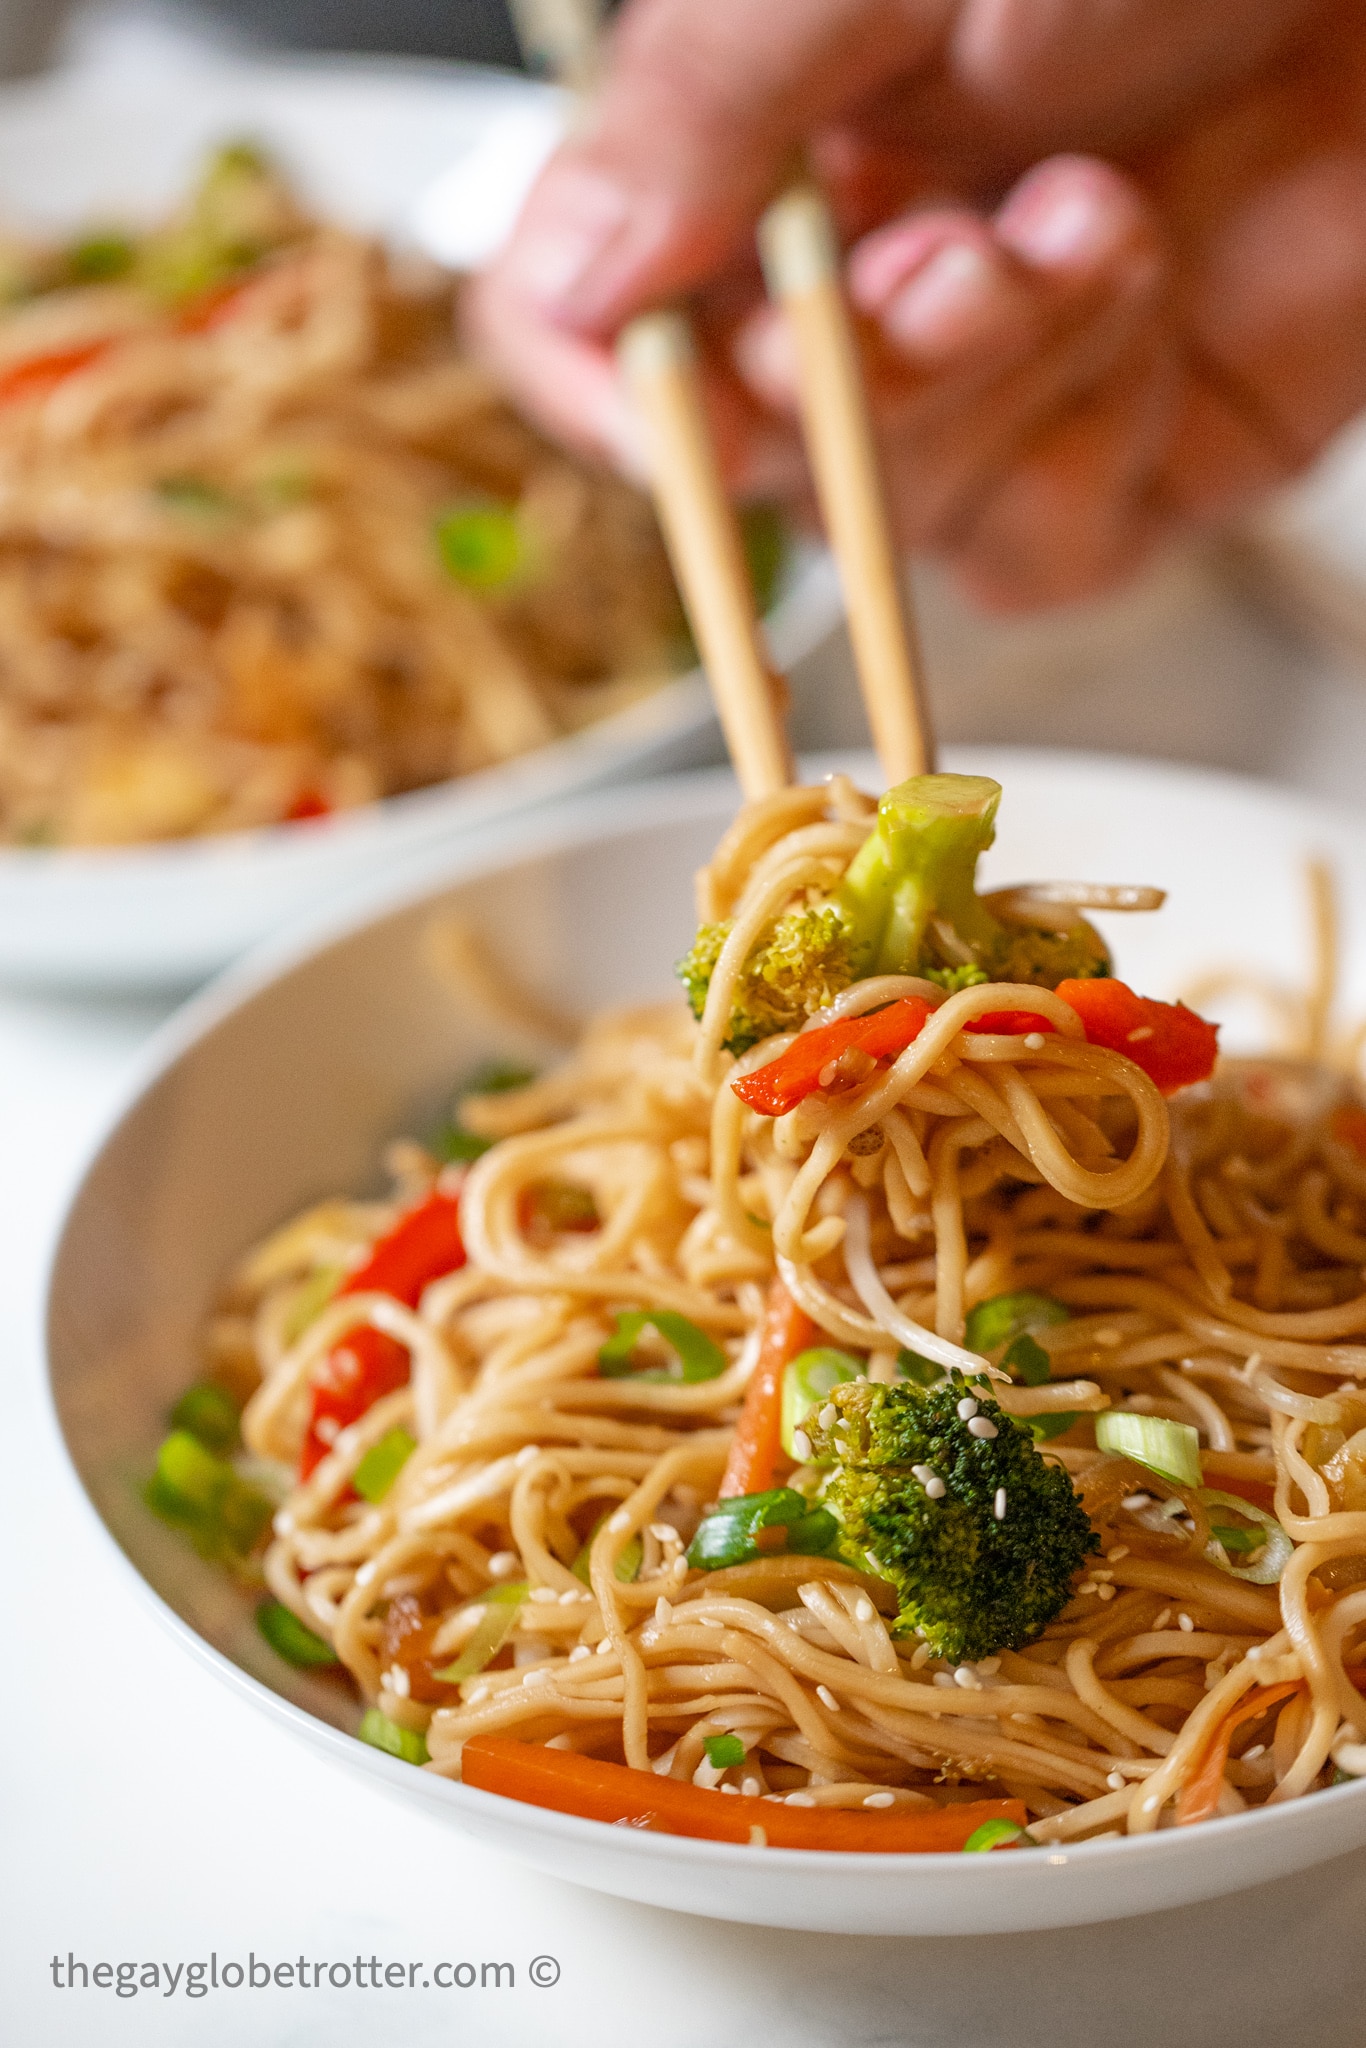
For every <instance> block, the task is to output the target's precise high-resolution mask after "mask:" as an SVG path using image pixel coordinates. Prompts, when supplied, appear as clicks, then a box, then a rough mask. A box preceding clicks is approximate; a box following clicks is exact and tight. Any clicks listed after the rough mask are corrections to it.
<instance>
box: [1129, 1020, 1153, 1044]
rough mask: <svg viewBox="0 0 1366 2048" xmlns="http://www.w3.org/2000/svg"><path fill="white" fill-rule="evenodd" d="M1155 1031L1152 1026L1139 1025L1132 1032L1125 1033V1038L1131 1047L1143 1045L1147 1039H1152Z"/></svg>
mask: <svg viewBox="0 0 1366 2048" xmlns="http://www.w3.org/2000/svg"><path fill="white" fill-rule="evenodd" d="M1153 1029H1154V1027H1153V1026H1152V1025H1151V1024H1137V1025H1135V1027H1134V1029H1133V1030H1132V1031H1127V1032H1126V1033H1125V1038H1126V1040H1127V1042H1128V1043H1129V1044H1130V1045H1142V1044H1143V1043H1144V1041H1145V1040H1146V1039H1149V1038H1151V1037H1152V1035H1153Z"/></svg>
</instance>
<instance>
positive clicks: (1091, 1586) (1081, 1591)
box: [1077, 1579, 1100, 1600]
mask: <svg viewBox="0 0 1366 2048" xmlns="http://www.w3.org/2000/svg"><path fill="white" fill-rule="evenodd" d="M1099 1591H1100V1587H1099V1586H1098V1585H1097V1584H1096V1582H1095V1580H1094V1579H1083V1580H1082V1582H1081V1584H1080V1585H1079V1586H1078V1587H1077V1598H1078V1600H1081V1599H1083V1598H1084V1597H1085V1596H1086V1594H1088V1593H1098V1592H1099Z"/></svg>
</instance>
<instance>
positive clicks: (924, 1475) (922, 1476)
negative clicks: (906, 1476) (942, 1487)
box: [911, 1465, 934, 1486]
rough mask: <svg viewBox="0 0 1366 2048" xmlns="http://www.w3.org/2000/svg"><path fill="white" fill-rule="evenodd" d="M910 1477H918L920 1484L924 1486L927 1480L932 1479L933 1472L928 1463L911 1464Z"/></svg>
mask: <svg viewBox="0 0 1366 2048" xmlns="http://www.w3.org/2000/svg"><path fill="white" fill-rule="evenodd" d="M911 1477H912V1479H918V1480H919V1481H920V1484H921V1485H922V1486H924V1485H926V1484H927V1482H928V1481H929V1480H931V1479H933V1477H934V1473H933V1472H932V1471H931V1470H930V1467H929V1466H928V1465H912V1467H911Z"/></svg>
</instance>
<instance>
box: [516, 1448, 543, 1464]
mask: <svg viewBox="0 0 1366 2048" xmlns="http://www.w3.org/2000/svg"><path fill="white" fill-rule="evenodd" d="M540 1455H541V1447H540V1445H539V1444H523V1445H522V1448H521V1450H520V1451H518V1453H517V1455H516V1457H515V1458H514V1459H513V1461H512V1462H513V1464H514V1465H518V1466H521V1465H530V1464H531V1463H532V1462H533V1461H534V1460H535V1459H537V1458H539V1457H540Z"/></svg>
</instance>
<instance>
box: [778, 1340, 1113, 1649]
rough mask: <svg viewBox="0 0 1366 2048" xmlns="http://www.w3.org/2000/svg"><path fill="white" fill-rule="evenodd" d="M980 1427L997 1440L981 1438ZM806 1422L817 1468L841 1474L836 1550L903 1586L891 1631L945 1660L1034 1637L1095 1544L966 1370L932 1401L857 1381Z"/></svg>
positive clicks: (1056, 1480) (1015, 1426) (835, 1493)
mask: <svg viewBox="0 0 1366 2048" xmlns="http://www.w3.org/2000/svg"><path fill="white" fill-rule="evenodd" d="M969 1402H973V1403H975V1404H976V1406H975V1409H972V1410H970V1412H969V1413H967V1414H960V1412H959V1409H960V1404H961V1405H962V1406H964V1407H967V1405H968V1403H969ZM832 1409H833V1410H834V1411H835V1412H834V1413H833V1414H832V1413H831V1410H832ZM973 1420H979V1421H980V1423H981V1424H983V1425H988V1426H989V1427H990V1428H991V1430H992V1431H993V1434H991V1435H989V1436H988V1435H986V1434H978V1433H975V1432H974V1431H973V1429H972V1428H971V1426H970V1425H971V1423H972V1421H973ZM805 1427H806V1432H807V1435H808V1436H809V1437H810V1440H811V1446H812V1461H813V1462H814V1463H817V1464H828V1465H830V1466H831V1468H832V1469H831V1471H830V1473H829V1475H828V1477H827V1478H826V1480H825V1482H824V1485H823V1487H822V1489H821V1494H820V1500H821V1504H822V1505H823V1506H824V1507H826V1508H828V1509H829V1510H830V1512H831V1513H832V1514H833V1515H834V1516H835V1517H836V1519H837V1520H838V1521H839V1524H840V1529H841V1535H840V1549H841V1551H842V1552H843V1554H844V1555H845V1556H847V1557H848V1558H849V1559H850V1561H851V1562H853V1563H856V1564H858V1565H859V1566H861V1567H865V1568H866V1566H867V1565H868V1563H869V1561H870V1560H873V1561H875V1562H876V1565H877V1569H878V1571H879V1573H880V1574H881V1576H882V1577H883V1578H885V1579H887V1580H889V1581H890V1583H891V1584H892V1585H893V1586H894V1587H895V1588H896V1592H897V1598H898V1603H899V1607H900V1612H899V1614H898V1617H897V1621H896V1623H895V1624H894V1632H895V1633H898V1634H903V1635H905V1634H909V1633H911V1632H912V1631H915V1630H919V1632H920V1633H921V1634H922V1635H923V1636H924V1637H925V1639H926V1641H927V1642H928V1643H929V1644H930V1646H931V1648H932V1649H933V1651H934V1653H935V1655H936V1656H939V1657H948V1658H951V1659H953V1661H954V1662H958V1661H959V1660H960V1659H962V1658H974V1659H975V1658H978V1657H987V1656H990V1655H991V1654H992V1653H993V1652H994V1651H997V1650H1001V1649H1011V1650H1013V1649H1018V1648H1019V1647H1020V1646H1021V1645H1022V1644H1024V1643H1027V1642H1030V1641H1032V1639H1033V1638H1034V1637H1035V1636H1037V1635H1038V1634H1039V1633H1040V1631H1041V1630H1042V1629H1043V1628H1045V1627H1046V1626H1047V1624H1048V1623H1049V1622H1050V1621H1052V1620H1053V1618H1054V1616H1055V1615H1057V1614H1059V1613H1060V1612H1061V1610H1062V1609H1063V1608H1064V1607H1065V1606H1066V1605H1067V1602H1068V1601H1069V1599H1070V1598H1071V1597H1072V1581H1073V1579H1074V1578H1075V1576H1076V1573H1077V1572H1078V1571H1079V1570H1080V1568H1081V1566H1082V1564H1083V1562H1084V1560H1085V1559H1086V1557H1087V1555H1088V1554H1089V1553H1090V1552H1091V1551H1093V1550H1095V1549H1097V1548H1098V1547H1099V1542H1100V1539H1099V1537H1098V1536H1097V1535H1096V1532H1095V1530H1094V1529H1093V1528H1092V1527H1091V1524H1090V1522H1089V1521H1088V1519H1087V1517H1086V1514H1085V1511H1084V1510H1083V1508H1082V1505H1081V1503H1080V1501H1079V1500H1078V1498H1077V1496H1076V1494H1075V1493H1074V1491H1073V1489H1072V1482H1071V1480H1070V1479H1069V1478H1068V1476H1067V1474H1066V1472H1065V1471H1063V1470H1062V1468H1061V1467H1060V1466H1058V1465H1054V1464H1049V1463H1048V1462H1047V1461H1046V1460H1045V1459H1044V1458H1042V1457H1040V1455H1039V1453H1038V1451H1037V1450H1036V1449H1035V1446H1034V1439H1033V1436H1032V1435H1031V1433H1030V1431H1029V1429H1028V1427H1027V1426H1026V1424H1024V1423H1023V1422H1018V1421H1016V1420H1015V1419H1014V1418H1013V1417H1011V1416H1009V1415H1007V1414H1006V1413H1005V1412H1004V1410H1003V1409H1001V1408H999V1407H998V1406H997V1404H996V1403H995V1402H994V1401H993V1400H991V1399H990V1397H989V1396H988V1395H986V1394H984V1393H983V1392H982V1390H981V1387H980V1385H978V1384H977V1383H969V1381H967V1380H966V1379H964V1377H963V1376H962V1374H960V1373H953V1374H951V1375H950V1377H949V1379H948V1380H947V1381H946V1382H945V1383H944V1384H943V1385H942V1386H939V1387H935V1388H933V1389H932V1390H931V1391H930V1392H928V1393H922V1392H921V1391H920V1390H919V1389H918V1388H916V1387H913V1386H908V1385H906V1384H901V1385H892V1386H882V1385H878V1384H875V1383H874V1382H873V1381H872V1380H867V1379H857V1380H851V1381H849V1382H848V1383H847V1384H845V1385H843V1386H837V1387H835V1388H834V1389H832V1391H831V1393H830V1395H829V1397H828V1401H827V1402H826V1404H825V1405H823V1406H822V1407H821V1409H820V1410H819V1411H818V1413H816V1414H814V1415H812V1416H811V1417H809V1418H808V1420H807V1422H806V1425H805ZM998 1507H999V1508H1001V1509H1003V1512H1002V1513H1000V1514H998V1512H997V1510H998Z"/></svg>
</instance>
